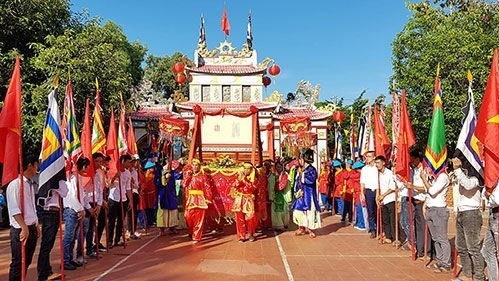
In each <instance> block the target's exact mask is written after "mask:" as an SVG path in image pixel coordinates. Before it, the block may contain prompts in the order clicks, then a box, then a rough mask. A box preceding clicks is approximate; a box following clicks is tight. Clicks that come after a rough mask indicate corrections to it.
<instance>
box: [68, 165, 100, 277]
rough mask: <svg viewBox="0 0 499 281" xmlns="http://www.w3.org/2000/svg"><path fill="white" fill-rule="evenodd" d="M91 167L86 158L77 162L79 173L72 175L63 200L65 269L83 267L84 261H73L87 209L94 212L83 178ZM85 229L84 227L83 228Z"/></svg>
mask: <svg viewBox="0 0 499 281" xmlns="http://www.w3.org/2000/svg"><path fill="white" fill-rule="evenodd" d="M89 165H90V160H88V158H85V157H80V158H79V159H78V160H77V161H76V168H77V170H78V172H77V173H74V174H73V175H71V179H70V180H69V182H68V194H67V195H66V197H65V198H64V199H63V202H64V223H65V231H64V239H63V240H64V242H63V243H64V269H65V270H75V269H76V268H77V267H80V266H82V265H83V261H75V260H73V249H74V244H75V238H76V237H77V231H78V229H79V227H82V226H83V223H82V222H80V220H83V219H84V217H85V209H88V210H90V211H91V212H93V208H91V207H90V204H89V202H88V200H85V192H84V187H83V176H84V174H85V173H86V171H87V168H88V166H89ZM83 227H84V226H83Z"/></svg>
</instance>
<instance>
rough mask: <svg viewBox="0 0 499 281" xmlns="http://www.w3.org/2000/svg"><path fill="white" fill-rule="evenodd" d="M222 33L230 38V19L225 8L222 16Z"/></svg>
mask: <svg viewBox="0 0 499 281" xmlns="http://www.w3.org/2000/svg"><path fill="white" fill-rule="evenodd" d="M222 31H223V32H224V33H225V35H226V36H229V33H230V23H229V17H228V16H227V8H225V7H224V12H223V14H222Z"/></svg>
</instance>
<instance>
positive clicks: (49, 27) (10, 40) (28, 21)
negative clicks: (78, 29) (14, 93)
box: [0, 0, 79, 99]
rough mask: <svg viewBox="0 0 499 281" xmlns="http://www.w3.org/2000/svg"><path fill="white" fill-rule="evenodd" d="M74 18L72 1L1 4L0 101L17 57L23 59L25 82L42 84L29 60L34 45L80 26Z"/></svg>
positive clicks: (18, 0)
mask: <svg viewBox="0 0 499 281" xmlns="http://www.w3.org/2000/svg"><path fill="white" fill-rule="evenodd" d="M76 19H77V17H74V18H72V17H71V11H70V1H69V0H23V1H21V0H3V1H0V30H1V32H0V97H1V98H2V99H3V97H4V95H5V91H6V85H7V84H8V83H9V79H10V75H11V70H12V64H13V63H12V62H13V60H14V57H15V56H18V55H19V56H21V57H23V62H22V67H23V82H24V83H38V82H40V81H41V80H40V73H38V72H36V71H33V69H32V67H31V63H30V58H31V57H32V56H33V55H34V49H33V48H31V44H33V43H43V42H44V41H45V37H46V36H48V35H60V34H62V33H63V32H64V30H65V29H66V28H69V27H72V26H73V27H74V26H77V25H78V24H79V23H78V20H76Z"/></svg>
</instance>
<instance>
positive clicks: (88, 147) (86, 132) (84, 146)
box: [81, 99, 95, 178]
mask: <svg viewBox="0 0 499 281" xmlns="http://www.w3.org/2000/svg"><path fill="white" fill-rule="evenodd" d="M81 151H82V154H83V156H84V157H86V158H88V160H90V165H89V166H88V168H87V175H86V176H87V177H90V178H92V177H93V176H94V175H95V169H94V161H92V131H91V130H90V101H89V100H88V99H87V101H86V103H85V115H84V117H83V128H82V130H81Z"/></svg>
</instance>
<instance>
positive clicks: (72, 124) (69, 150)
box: [62, 82, 81, 163]
mask: <svg viewBox="0 0 499 281" xmlns="http://www.w3.org/2000/svg"><path fill="white" fill-rule="evenodd" d="M62 128H63V131H64V132H63V139H64V150H65V153H66V156H67V158H68V160H69V161H70V162H73V163H75V162H76V159H78V156H79V155H80V153H81V143H80V138H79V134H78V130H77V129H76V117H75V109H74V104H73V86H72V85H71V82H68V84H67V85H66V97H65V99H64V120H63V125H62Z"/></svg>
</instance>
